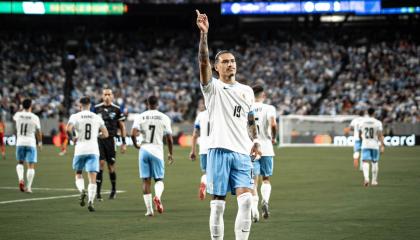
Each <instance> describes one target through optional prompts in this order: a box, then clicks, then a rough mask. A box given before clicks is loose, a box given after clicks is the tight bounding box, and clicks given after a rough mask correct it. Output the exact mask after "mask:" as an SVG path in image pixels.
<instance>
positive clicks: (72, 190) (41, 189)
mask: <svg viewBox="0 0 420 240" xmlns="http://www.w3.org/2000/svg"><path fill="white" fill-rule="evenodd" d="M0 189H5V190H18V189H19V188H18V187H0ZM32 190H39V191H70V192H74V191H76V188H32Z"/></svg>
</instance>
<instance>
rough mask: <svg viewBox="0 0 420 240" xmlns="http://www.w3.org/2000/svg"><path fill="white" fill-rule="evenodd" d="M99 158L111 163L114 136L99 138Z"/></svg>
mask: <svg viewBox="0 0 420 240" xmlns="http://www.w3.org/2000/svg"><path fill="white" fill-rule="evenodd" d="M98 144H99V159H100V160H105V161H106V162H107V163H108V164H110V165H113V164H114V163H115V161H116V159H115V141H114V137H108V138H105V139H99V140H98Z"/></svg>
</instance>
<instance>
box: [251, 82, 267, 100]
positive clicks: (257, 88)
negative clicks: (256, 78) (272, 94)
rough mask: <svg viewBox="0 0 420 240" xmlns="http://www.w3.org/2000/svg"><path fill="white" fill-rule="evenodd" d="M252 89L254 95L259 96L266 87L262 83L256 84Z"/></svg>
mask: <svg viewBox="0 0 420 240" xmlns="http://www.w3.org/2000/svg"><path fill="white" fill-rule="evenodd" d="M252 90H253V91H254V96H255V97H257V96H259V95H260V94H261V93H263V92H264V87H263V86H261V85H254V86H253V87H252Z"/></svg>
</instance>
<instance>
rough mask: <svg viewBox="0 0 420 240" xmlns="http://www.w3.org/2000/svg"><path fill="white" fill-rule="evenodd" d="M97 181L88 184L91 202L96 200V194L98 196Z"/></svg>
mask: <svg viewBox="0 0 420 240" xmlns="http://www.w3.org/2000/svg"><path fill="white" fill-rule="evenodd" d="M96 187H97V186H96V183H95V184H92V183H89V185H88V196H89V202H91V203H93V201H94V200H95V196H96Z"/></svg>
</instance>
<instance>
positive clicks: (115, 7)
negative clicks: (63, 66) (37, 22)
mask: <svg viewBox="0 0 420 240" xmlns="http://www.w3.org/2000/svg"><path fill="white" fill-rule="evenodd" d="M127 11H128V7H127V5H126V4H123V3H108V2H30V1H22V2H19V1H0V14H29V15H123V14H124V13H126V12H127Z"/></svg>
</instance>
